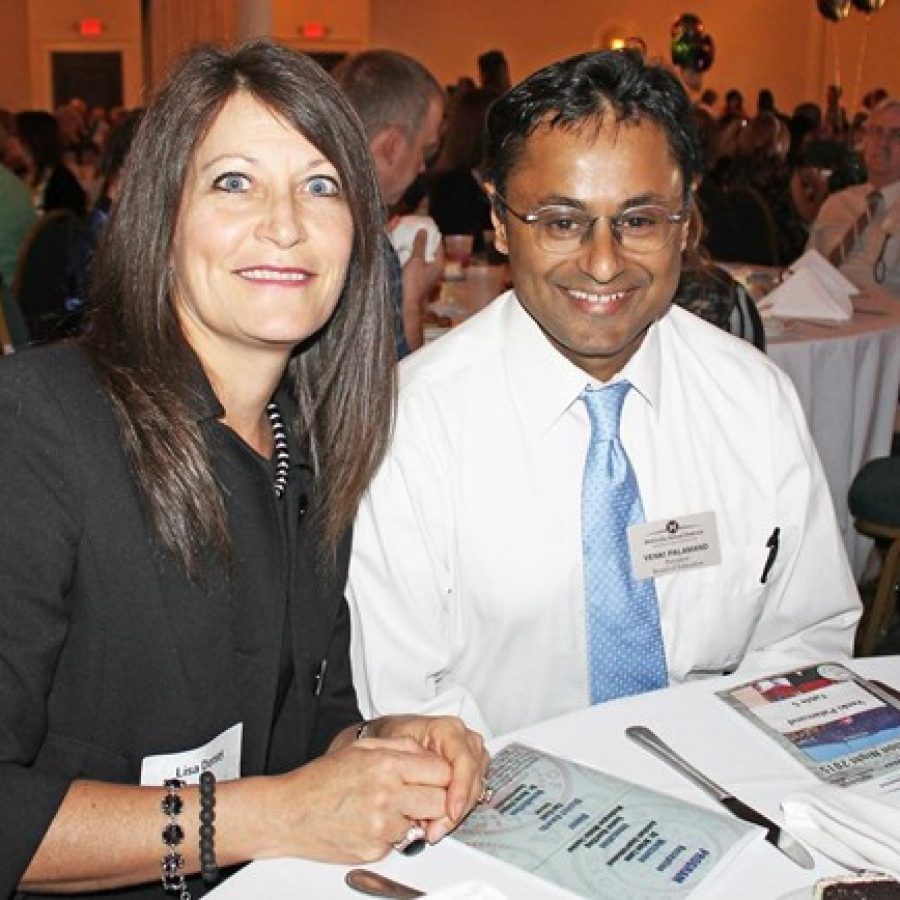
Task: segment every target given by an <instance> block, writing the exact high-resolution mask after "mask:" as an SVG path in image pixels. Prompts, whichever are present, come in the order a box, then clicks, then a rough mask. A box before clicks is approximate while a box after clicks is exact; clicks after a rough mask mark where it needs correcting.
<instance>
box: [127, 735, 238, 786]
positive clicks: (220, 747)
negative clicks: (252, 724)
mask: <svg viewBox="0 0 900 900" xmlns="http://www.w3.org/2000/svg"><path fill="white" fill-rule="evenodd" d="M243 736H244V723H243V722H238V723H237V725H232V726H231V728H229V729H227V730H226V731H223V732H222V733H221V734H220V735H219V736H218V737H214V738H213V739H212V740H211V741H210V742H209V743H208V744H204V745H203V746H202V747H197V748H196V749H195V750H183V751H182V752H180V753H160V754H157V755H156V756H145V757H144V760H143V762H142V763H141V784H142V785H158V784H162V783H163V782H164V781H165V780H166V779H167V778H181V779H182V780H183V781H186V782H187V783H188V784H198V783H199V782H200V776H201V775H202V774H203V773H204V772H207V771H210V772H212V773H213V775H215V776H216V781H233V780H234V779H236V778H240V775H241V741H242V740H243Z"/></svg>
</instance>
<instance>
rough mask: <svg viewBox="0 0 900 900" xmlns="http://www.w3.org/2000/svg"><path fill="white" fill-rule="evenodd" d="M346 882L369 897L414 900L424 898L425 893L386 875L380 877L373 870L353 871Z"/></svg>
mask: <svg viewBox="0 0 900 900" xmlns="http://www.w3.org/2000/svg"><path fill="white" fill-rule="evenodd" d="M344 881H345V882H346V883H347V884H348V885H349V886H350V887H352V888H353V890H354V891H359V893H361V894H366V895H368V896H369V897H392V898H394V900H414V898H416V897H424V896H425V892H424V891H419V890H416V889H415V888H413V887H410V886H409V885H407V884H402V883H401V882H399V881H394V879H393V878H388V877H387V876H386V875H379V874H378V872H373V871H372V870H371V869H351V870H350V871H349V872H348V873H347V874H346V875H345V876H344Z"/></svg>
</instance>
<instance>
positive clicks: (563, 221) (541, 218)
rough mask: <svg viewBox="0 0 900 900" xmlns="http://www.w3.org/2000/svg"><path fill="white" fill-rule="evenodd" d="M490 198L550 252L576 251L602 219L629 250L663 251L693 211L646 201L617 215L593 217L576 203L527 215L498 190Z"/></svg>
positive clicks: (499, 211)
mask: <svg viewBox="0 0 900 900" xmlns="http://www.w3.org/2000/svg"><path fill="white" fill-rule="evenodd" d="M491 200H492V202H493V203H494V205H495V207H496V208H497V211H498V213H501V212H502V210H503V209H505V210H507V211H508V212H511V213H512V214H513V215H514V216H515V217H516V218H517V219H518V220H519V221H520V222H524V224H526V225H533V226H534V234H535V238H536V240H537V244H538V246H539V247H540V248H541V249H542V250H546V251H547V252H548V253H575V252H576V251H577V250H578V249H579V248H580V247H581V246H582V244H583V243H584V242H585V241H586V240H588V238H589V237H590V235H591V232H592V230H593V228H594V225H595V224H596V223H597V222H599V221H600V220H601V219H602V220H603V221H605V222H608V223H609V229H610V231H611V232H612V235H613V237H614V238H615V239H616V241H617V243H618V244H619V246H620V247H621V248H622V249H623V250H627V251H628V252H629V253H653V252H654V251H656V250H662V248H663V247H665V246H666V244H668V243H669V241H670V240H671V239H672V235H673V234H674V232H675V226H676V225H680V224H681V223H682V222H684V221H685V220H686V219H687V218H688V215H689V213H690V207H689V206H685V207H684V208H683V209H682V210H681V211H680V212H676V213H673V212H672V211H671V210H670V209H668V208H667V207H665V206H660V205H658V204H646V205H642V206H631V207H629V208H628V209H625V210H623V211H622V212H620V213H617V214H616V215H614V216H592V215H590V214H589V213H587V212H585V210H583V209H578V208H577V207H574V206H562V205H554V206H542V207H541V208H540V209H536V210H535V211H534V212H532V213H528V214H527V215H526V214H524V213H520V212H516V211H515V210H514V209H513V208H512V207H511V206H510V205H509V203H508V202H507V200H506V198H505V197H503V195H502V194H499V193H498V192H497V191H494V192H493V193H492V195H491Z"/></svg>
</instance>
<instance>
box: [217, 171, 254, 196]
mask: <svg viewBox="0 0 900 900" xmlns="http://www.w3.org/2000/svg"><path fill="white" fill-rule="evenodd" d="M213 183H214V185H215V187H217V188H218V189H219V190H221V191H227V192H228V193H241V192H243V191H246V190H247V189H248V188H249V187H250V179H249V178H247V176H246V175H241V174H239V173H237V172H226V173H225V174H224V175H220V176H219V177H218V178H217V179H216V180H215V182H213Z"/></svg>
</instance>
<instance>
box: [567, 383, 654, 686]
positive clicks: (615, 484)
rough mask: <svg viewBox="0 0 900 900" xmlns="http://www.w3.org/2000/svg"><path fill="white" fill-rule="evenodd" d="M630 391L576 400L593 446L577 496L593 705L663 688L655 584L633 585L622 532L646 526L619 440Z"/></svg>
mask: <svg viewBox="0 0 900 900" xmlns="http://www.w3.org/2000/svg"><path fill="white" fill-rule="evenodd" d="M630 389H631V384H630V383H629V382H627V381H618V382H616V383H615V384H611V385H609V386H608V387H604V388H600V389H598V390H591V389H587V390H585V392H584V393H583V394H582V395H581V399H582V400H584V404H585V406H586V407H587V412H588V417H589V418H590V420H591V443H590V445H589V447H588V453H587V459H586V461H585V464H584V481H583V483H582V489H581V543H582V552H583V555H584V601H585V602H584V606H585V616H586V625H587V627H586V633H587V655H588V674H589V676H590V688H591V703H600V702H602V701H604V700H612V699H614V698H615V697H626V696H629V695H631V694H640V693H643V692H644V691H652V690H656V689H657V688H662V687H665V686H666V685H667V684H668V683H669V679H668V673H667V669H666V653H665V648H664V646H663V640H662V632H661V631H660V627H659V604H658V603H657V600H656V588H655V586H654V584H653V579H652V578H647V579H644V580H642V581H636V580H635V578H634V576H633V575H632V571H631V561H630V556H629V552H628V536H627V534H626V530H627V528H628V527H629V526H630V525H634V524H635V523H637V522H643V521H644V509H643V506H642V504H641V495H640V492H639V491H638V486H637V481H636V479H635V477H634V470H633V469H632V467H631V463H630V462H629V461H628V456H627V455H626V453H625V448H624V447H623V446H622V442H621V441H620V440H619V419H620V417H621V414H622V405H623V404H624V402H625V396H626V394H627V393H628V391H629V390H630Z"/></svg>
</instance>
